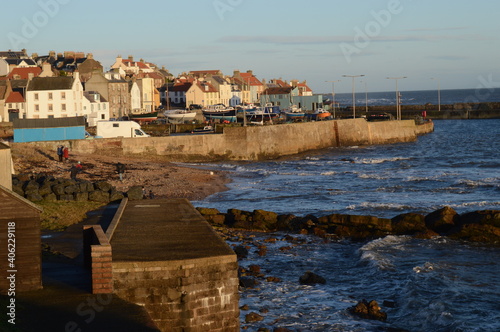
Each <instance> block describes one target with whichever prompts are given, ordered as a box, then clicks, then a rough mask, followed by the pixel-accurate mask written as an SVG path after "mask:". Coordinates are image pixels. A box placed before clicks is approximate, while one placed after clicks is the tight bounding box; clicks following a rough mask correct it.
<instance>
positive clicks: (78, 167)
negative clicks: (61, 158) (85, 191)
mask: <svg viewBox="0 0 500 332" xmlns="http://www.w3.org/2000/svg"><path fill="white" fill-rule="evenodd" d="M81 171H83V167H82V164H81V163H80V162H78V163H76V164H75V165H73V166H71V169H70V170H69V173H70V177H71V179H72V180H76V176H77V175H78V173H80V172H81Z"/></svg>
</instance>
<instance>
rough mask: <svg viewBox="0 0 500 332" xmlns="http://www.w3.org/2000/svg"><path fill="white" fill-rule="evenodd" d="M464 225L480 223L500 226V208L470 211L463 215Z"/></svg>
mask: <svg viewBox="0 0 500 332" xmlns="http://www.w3.org/2000/svg"><path fill="white" fill-rule="evenodd" d="M460 223H461V224H462V225H470V224H478V225H490V226H494V227H500V210H483V211H474V212H469V213H466V214H464V215H462V216H461V222H460Z"/></svg>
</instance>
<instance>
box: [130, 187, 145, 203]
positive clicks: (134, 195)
mask: <svg viewBox="0 0 500 332" xmlns="http://www.w3.org/2000/svg"><path fill="white" fill-rule="evenodd" d="M142 196H143V193H142V187H141V186H133V187H131V188H130V189H129V190H128V191H127V197H128V199H129V200H131V201H135V200H140V199H142Z"/></svg>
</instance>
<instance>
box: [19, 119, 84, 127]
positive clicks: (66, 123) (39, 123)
mask: <svg viewBox="0 0 500 332" xmlns="http://www.w3.org/2000/svg"><path fill="white" fill-rule="evenodd" d="M82 126H83V127H85V117H83V116H74V117H69V118H48V119H14V121H13V127H14V130H16V129H29V128H60V127H82Z"/></svg>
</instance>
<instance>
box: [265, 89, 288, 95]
mask: <svg viewBox="0 0 500 332" xmlns="http://www.w3.org/2000/svg"><path fill="white" fill-rule="evenodd" d="M292 90H293V88H292V87H281V88H267V89H266V90H265V91H264V92H263V93H262V94H263V95H288V94H290V93H291V92H292Z"/></svg>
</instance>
